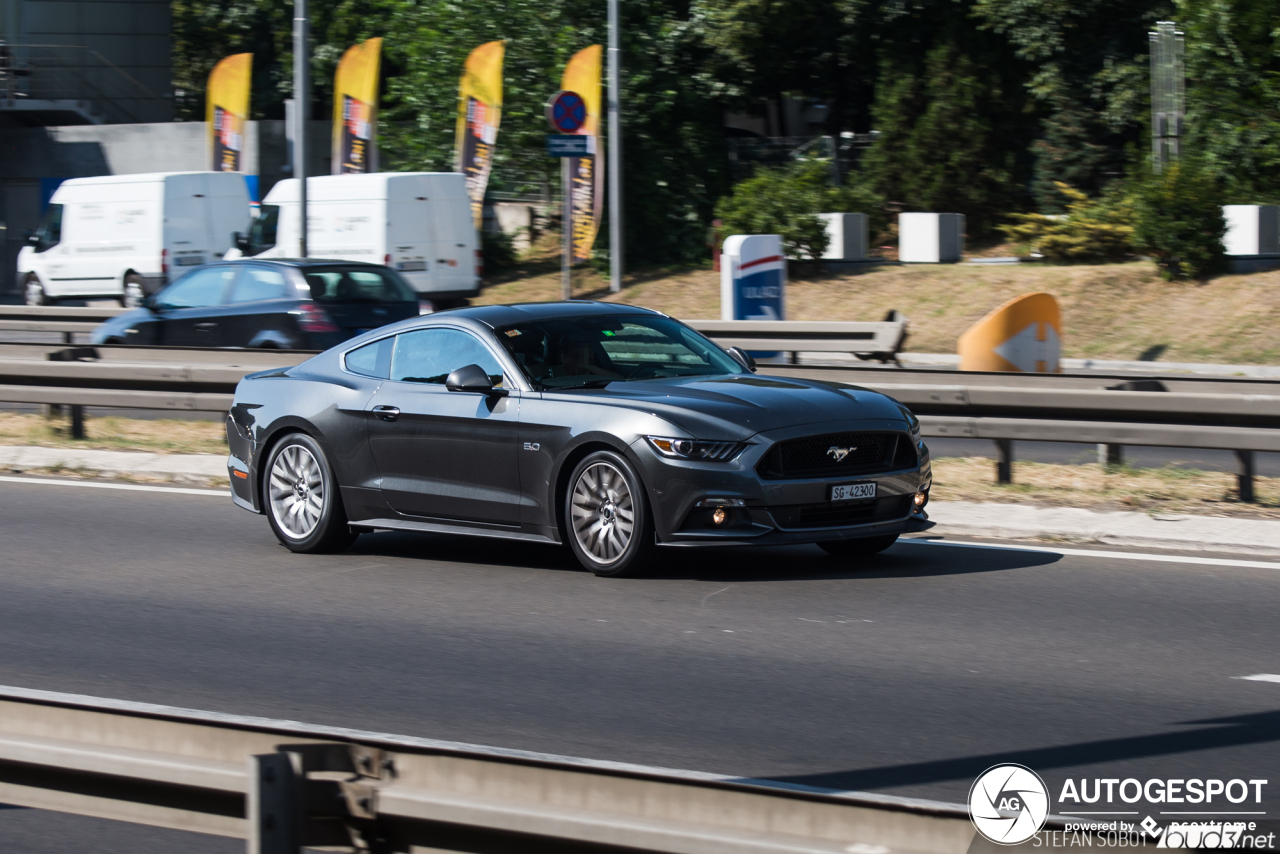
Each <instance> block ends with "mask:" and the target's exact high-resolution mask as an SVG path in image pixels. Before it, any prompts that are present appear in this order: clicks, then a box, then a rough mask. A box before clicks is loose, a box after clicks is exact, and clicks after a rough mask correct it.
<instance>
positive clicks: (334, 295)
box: [304, 269, 417, 304]
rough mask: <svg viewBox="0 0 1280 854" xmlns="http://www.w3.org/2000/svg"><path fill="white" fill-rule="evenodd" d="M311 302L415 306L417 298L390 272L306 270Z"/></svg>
mask: <svg viewBox="0 0 1280 854" xmlns="http://www.w3.org/2000/svg"><path fill="white" fill-rule="evenodd" d="M304 275H305V276H306V280H307V287H308V288H310V290H311V298H312V299H313V300H315V301H316V302H318V303H321V304H336V303H379V302H414V301H416V300H417V295H416V294H415V293H414V291H413V289H412V288H410V287H409V286H408V285H407V284H405V282H404V280H402V279H401V278H400V277H399V276H397V275H396V274H395V273H393V272H392V271H391V270H380V269H364V270H359V269H356V270H353V269H345V270H344V269H332V270H323V269H321V270H315V269H308V270H306V271H305V273H304Z"/></svg>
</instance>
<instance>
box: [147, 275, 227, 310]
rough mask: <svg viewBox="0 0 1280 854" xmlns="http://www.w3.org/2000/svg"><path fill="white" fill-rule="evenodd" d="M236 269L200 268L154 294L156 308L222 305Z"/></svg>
mask: <svg viewBox="0 0 1280 854" xmlns="http://www.w3.org/2000/svg"><path fill="white" fill-rule="evenodd" d="M236 270H237V268H236V267H201V268H199V269H197V270H192V271H191V272H190V273H188V274H187V275H185V276H183V277H182V278H181V279H178V281H176V282H174V283H173V284H171V285H169V287H167V288H165V289H164V290H162V291H159V292H157V293H156V298H155V299H156V306H157V307H158V308H203V307H205V306H210V305H222V296H223V294H224V293H225V292H226V289H227V285H229V284H231V280H232V279H234V278H235V275H236Z"/></svg>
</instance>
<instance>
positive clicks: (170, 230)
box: [18, 172, 249, 306]
mask: <svg viewBox="0 0 1280 854" xmlns="http://www.w3.org/2000/svg"><path fill="white" fill-rule="evenodd" d="M248 220H249V188H248V186H247V185H246V184H245V180H244V176H243V175H241V174H239V173H236V172H153V173H148V174H141V175H104V176H101V177H96V178H72V179H71V180H69V181H64V182H62V184H61V185H60V186H59V187H58V189H57V190H55V191H54V193H53V198H51V199H50V200H49V208H48V210H47V211H45V216H44V220H43V221H42V222H41V224H40V228H39V230H37V231H36V233H35V234H33V235H31V238H30V240H29V245H27V246H24V247H23V248H22V250H21V251H20V252H19V253H18V281H19V282H21V283H22V285H23V290H24V291H25V293H26V300H27V305H46V304H49V303H53V302H57V301H58V300H60V299H67V298H81V297H115V298H117V299H119V300H120V301H121V303H123V304H124V305H126V306H135V305H138V304H139V303H140V302H141V301H142V298H143V297H144V296H146V295H147V294H150V293H151V292H152V291H154V290H156V289H157V288H159V287H160V286H161V285H163V284H164V283H165V282H167V281H168V280H169V279H170V278H171V277H174V276H177V275H179V274H181V273H182V272H184V271H185V269H186V268H188V267H194V266H198V265H200V264H206V263H208V262H210V261H216V260H217V259H219V258H221V257H222V255H223V254H224V253H225V252H226V251H227V250H228V249H229V248H230V247H231V243H232V240H233V239H234V238H233V234H234V233H235V232H236V231H239V230H242V229H244V227H245V223H246V222H248Z"/></svg>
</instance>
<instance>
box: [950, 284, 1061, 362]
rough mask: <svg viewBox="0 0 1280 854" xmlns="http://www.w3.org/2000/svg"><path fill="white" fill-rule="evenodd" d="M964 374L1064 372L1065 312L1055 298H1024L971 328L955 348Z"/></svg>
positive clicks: (1034, 295) (1039, 296)
mask: <svg viewBox="0 0 1280 854" xmlns="http://www.w3.org/2000/svg"><path fill="white" fill-rule="evenodd" d="M956 350H957V351H958V352H959V353H960V370H962V371H1019V372H1021V373H1025V374H1057V373H1061V372H1062V367H1061V366H1060V365H1059V364H1058V357H1059V355H1060V354H1061V352H1062V310H1061V309H1059V308H1058V301H1057V300H1056V299H1054V297H1053V295H1052V294H1044V293H1034V294H1023V295H1022V296H1020V297H1015V298H1014V299H1011V300H1009V301H1008V302H1007V303H1005V304H1004V305H1002V306H1000V307H999V308H997V309H996V310H994V311H992V312H991V313H990V314H988V315H987V316H986V317H984V318H982V319H981V320H979V321H978V322H977V323H975V324H974V325H973V326H970V327H969V329H968V330H966V331H965V333H964V334H963V335H961V336H960V340H959V341H958V342H957V344H956Z"/></svg>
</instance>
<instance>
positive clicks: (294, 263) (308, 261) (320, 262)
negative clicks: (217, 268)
mask: <svg viewBox="0 0 1280 854" xmlns="http://www.w3.org/2000/svg"><path fill="white" fill-rule="evenodd" d="M216 263H227V264H235V263H254V264H283V265H284V266H286V267H321V266H323V267H332V266H333V265H334V264H342V265H344V266H347V267H385V266H386V265H384V264H371V263H370V262H368V261H348V260H344V259H342V258H258V257H256V256H251V257H248V258H231V259H228V260H227V261H225V262H216Z"/></svg>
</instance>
